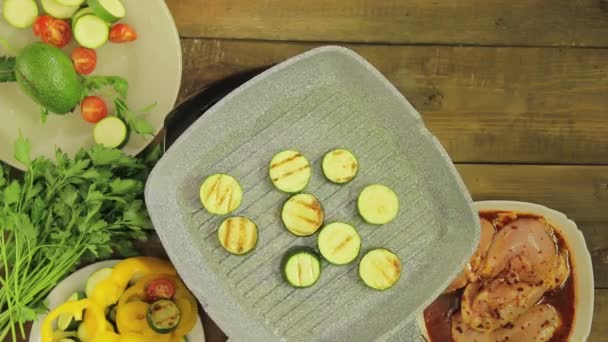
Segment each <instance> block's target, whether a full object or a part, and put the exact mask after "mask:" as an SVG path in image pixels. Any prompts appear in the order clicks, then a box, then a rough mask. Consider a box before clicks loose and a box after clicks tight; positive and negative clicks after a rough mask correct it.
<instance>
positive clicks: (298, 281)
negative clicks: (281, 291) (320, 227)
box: [281, 247, 321, 288]
mask: <svg viewBox="0 0 608 342" xmlns="http://www.w3.org/2000/svg"><path fill="white" fill-rule="evenodd" d="M281 272H282V275H283V279H284V280H285V281H286V282H287V283H288V284H289V285H291V286H293V287H295V288H305V287H311V286H313V285H314V284H315V283H316V282H317V281H318V280H319V278H320V277H321V259H320V258H319V255H318V254H317V253H315V251H314V250H313V249H312V248H310V247H294V248H292V249H290V250H289V251H288V252H287V253H286V254H285V256H284V257H283V262H282V263H281Z"/></svg>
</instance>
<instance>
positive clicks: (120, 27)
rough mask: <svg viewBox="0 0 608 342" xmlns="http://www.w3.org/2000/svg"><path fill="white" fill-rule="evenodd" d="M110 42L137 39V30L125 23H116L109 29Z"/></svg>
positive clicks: (124, 41) (125, 41)
mask: <svg viewBox="0 0 608 342" xmlns="http://www.w3.org/2000/svg"><path fill="white" fill-rule="evenodd" d="M108 39H109V40H110V41H111V42H112V43H127V42H132V41H134V40H136V39H137V32H135V29H133V28H132V27H131V26H129V25H127V24H116V25H114V26H112V28H111V29H110V37H109V38H108Z"/></svg>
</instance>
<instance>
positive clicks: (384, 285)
mask: <svg viewBox="0 0 608 342" xmlns="http://www.w3.org/2000/svg"><path fill="white" fill-rule="evenodd" d="M359 277H361V280H363V282H364V283H365V285H367V286H369V287H371V288H372V289H374V290H379V291H383V290H386V289H389V288H391V287H393V285H395V284H396V283H397V281H398V280H399V278H400V277H401V260H399V257H398V256H396V255H395V253H393V252H391V251H389V250H388V249H385V248H378V249H372V250H371V251H369V252H367V253H365V255H364V256H363V258H361V261H360V262H359Z"/></svg>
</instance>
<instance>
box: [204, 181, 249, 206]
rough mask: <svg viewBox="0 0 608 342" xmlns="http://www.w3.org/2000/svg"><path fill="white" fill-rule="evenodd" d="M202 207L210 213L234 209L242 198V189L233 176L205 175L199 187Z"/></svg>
mask: <svg viewBox="0 0 608 342" xmlns="http://www.w3.org/2000/svg"><path fill="white" fill-rule="evenodd" d="M200 198H201V203H202V204H203V207H205V209H207V211H209V212H210V213H212V214H216V215H226V214H229V213H231V212H233V211H234V210H236V209H237V208H238V207H239V205H240V204H241V200H242V199H243V190H242V189H241V186H240V185H239V183H238V182H237V180H236V179H234V177H232V176H230V175H226V174H215V175H212V176H209V177H207V179H205V181H204V182H203V184H202V185H201V189H200Z"/></svg>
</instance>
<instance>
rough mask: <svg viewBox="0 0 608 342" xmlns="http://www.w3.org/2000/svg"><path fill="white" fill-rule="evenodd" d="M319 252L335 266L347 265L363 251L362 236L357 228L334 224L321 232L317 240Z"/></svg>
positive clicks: (341, 223) (338, 223) (340, 223)
mask: <svg viewBox="0 0 608 342" xmlns="http://www.w3.org/2000/svg"><path fill="white" fill-rule="evenodd" d="M317 246H318V247H319V252H321V255H322V256H323V258H325V260H327V261H329V262H330V263H332V264H335V265H346V264H348V263H350V262H352V261H353V260H355V259H356V258H357V256H358V255H359V250H360V249H361V236H359V233H358V232H357V230H356V229H355V227H353V226H351V225H349V224H346V223H343V222H333V223H330V224H328V225H326V226H325V227H323V229H322V230H321V232H320V233H319V237H318V238H317Z"/></svg>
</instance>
